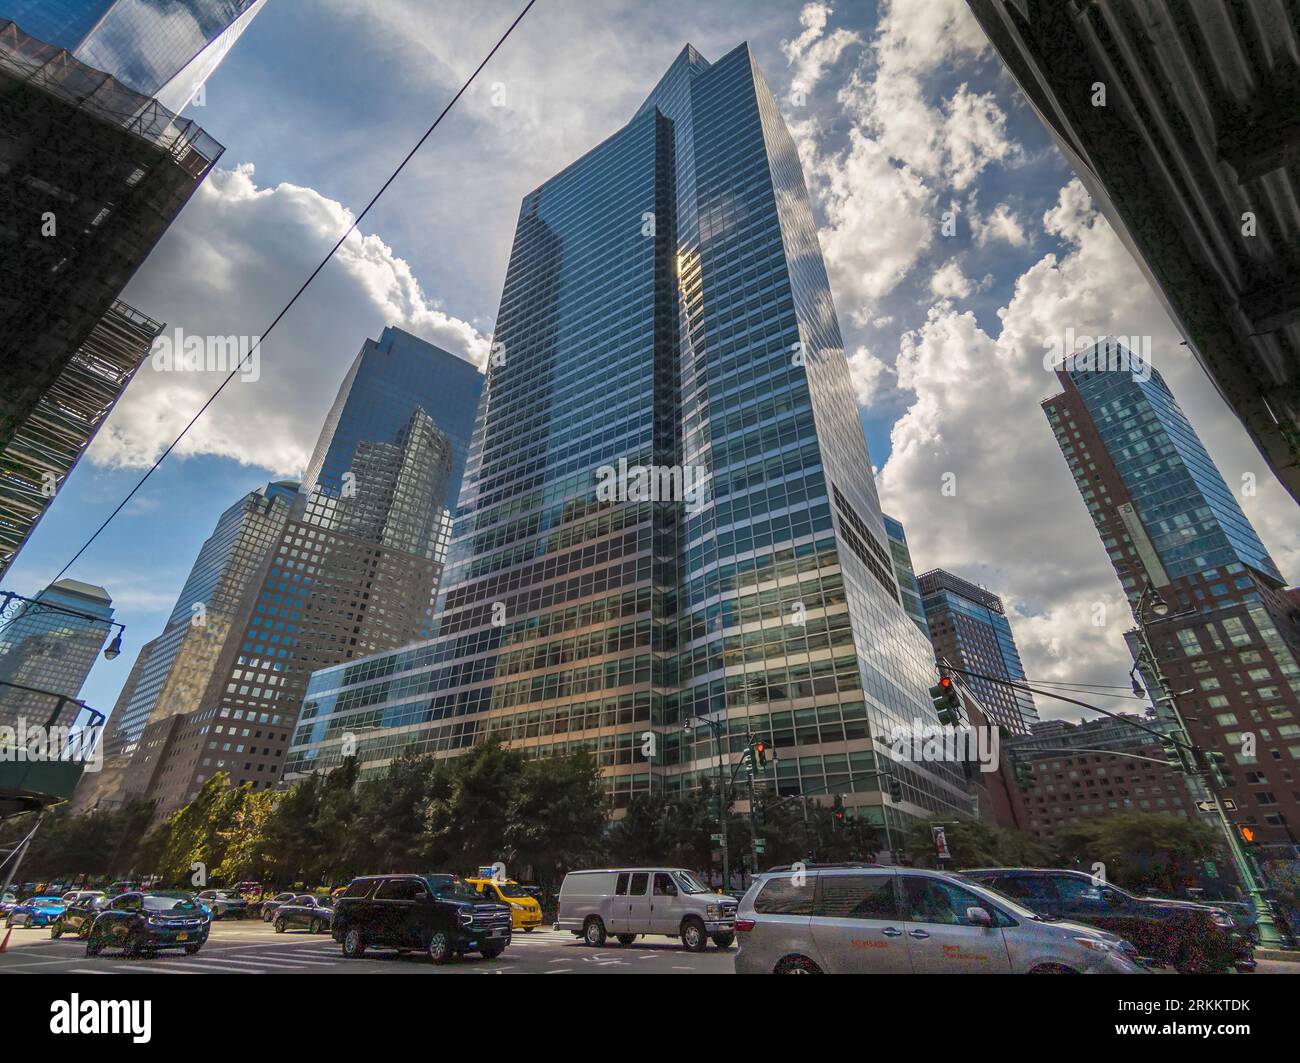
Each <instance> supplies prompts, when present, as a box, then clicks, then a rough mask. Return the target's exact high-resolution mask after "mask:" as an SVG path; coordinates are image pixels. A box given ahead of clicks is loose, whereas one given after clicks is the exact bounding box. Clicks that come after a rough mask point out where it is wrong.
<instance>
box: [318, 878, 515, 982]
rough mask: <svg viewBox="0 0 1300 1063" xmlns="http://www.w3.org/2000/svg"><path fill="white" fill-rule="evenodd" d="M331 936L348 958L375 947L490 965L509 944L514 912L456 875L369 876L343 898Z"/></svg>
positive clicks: (355, 883)
mask: <svg viewBox="0 0 1300 1063" xmlns="http://www.w3.org/2000/svg"><path fill="white" fill-rule="evenodd" d="M330 934H331V936H332V937H333V938H334V940H335V941H337V942H339V944H341V945H342V946H343V955H344V956H346V957H348V958H349V959H356V958H358V957H360V956H363V955H364V954H365V951H366V949H367V948H371V947H374V948H381V949H396V950H397V951H398V953H405V952H414V951H415V950H417V949H418V950H420V951H421V952H425V953H427V954H428V956H429V959H431V960H433V962H434V963H446V962H447V961H448V960H450V959H452V957H454V956H463V955H464V954H465V953H467V952H480V953H482V954H483V956H484V957H485V958H486V959H489V960H490V959H494V958H496V957H497V956H500V955H501V953H502V952H503V951H504V950H505V947H506V946H507V945H509V944H510V909H509V908H508V907H506V906H505V905H504V904H489V903H486V902H484V900H483V898H482V896H481V895H480V894H479V893H478V892H477V891H476V890H475V889H474V887H473V886H471V885H470V884H469V883H468V882H466V881H465V880H464V879H463V878H460V877H459V876H457V875H369V876H367V877H365V878H358V879H354V880H353V881H352V883H351V884H350V885H349V886H348V888H347V890H346V891H345V892H344V894H343V896H342V897H340V898H339V899H338V902H337V903H336V904H335V906H334V921H333V924H332V925H331V927H330Z"/></svg>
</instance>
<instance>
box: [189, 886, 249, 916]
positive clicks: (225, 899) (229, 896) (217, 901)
mask: <svg viewBox="0 0 1300 1063" xmlns="http://www.w3.org/2000/svg"><path fill="white" fill-rule="evenodd" d="M198 899H199V900H201V901H202V902H203V903H204V904H206V905H207V906H208V907H209V908H210V909H211V910H212V918H213V919H225V918H226V916H230V918H232V919H243V918H244V917H245V916H246V915H247V914H248V901H247V900H246V899H245V898H244V897H241V896H240V895H239V894H238V893H236V892H235V891H234V890H204V891H203V892H202V893H200V894H199V897H198Z"/></svg>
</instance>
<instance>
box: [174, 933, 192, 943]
mask: <svg viewBox="0 0 1300 1063" xmlns="http://www.w3.org/2000/svg"><path fill="white" fill-rule="evenodd" d="M189 939H190V936H189V934H177V935H176V940H177V941H189Z"/></svg>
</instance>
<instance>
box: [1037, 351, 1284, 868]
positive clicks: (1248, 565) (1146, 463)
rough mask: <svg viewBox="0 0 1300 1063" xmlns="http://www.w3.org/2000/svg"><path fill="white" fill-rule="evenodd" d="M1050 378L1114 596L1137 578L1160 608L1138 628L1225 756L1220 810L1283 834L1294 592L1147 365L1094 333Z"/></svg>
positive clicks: (1196, 728) (1049, 409)
mask: <svg viewBox="0 0 1300 1063" xmlns="http://www.w3.org/2000/svg"><path fill="white" fill-rule="evenodd" d="M1057 376H1058V378H1059V379H1060V381H1061V384H1062V386H1063V387H1064V389H1065V390H1064V391H1063V392H1062V393H1061V394H1060V395H1057V396H1055V397H1053V398H1050V399H1048V400H1046V401H1045V402H1044V403H1043V409H1044V411H1045V412H1046V414H1047V418H1048V420H1049V421H1050V422H1051V426H1052V431H1053V433H1055V435H1056V439H1057V443H1058V444H1059V445H1060V448H1061V453H1062V454H1063V455H1064V456H1065V460H1066V462H1067V464H1068V465H1069V467H1070V472H1071V474H1072V475H1073V476H1074V480H1075V483H1076V485H1077V486H1078V488H1079V492H1080V495H1081V496H1082V498H1083V501H1084V503H1085V504H1086V505H1087V507H1088V512H1089V515H1090V516H1091V518H1092V521H1093V523H1094V525H1095V526H1096V529H1097V533H1098V535H1100V536H1101V540H1102V545H1103V546H1104V547H1105V549H1106V553H1107V555H1108V556H1109V557H1110V560H1111V564H1112V565H1113V566H1114V569H1115V574H1116V576H1117V577H1118V578H1119V581H1120V584H1121V586H1122V587H1123V588H1124V593H1125V594H1126V595H1127V596H1128V599H1129V601H1130V603H1131V604H1133V605H1135V606H1136V603H1137V602H1138V600H1139V599H1140V598H1141V596H1142V594H1143V591H1144V590H1145V589H1146V588H1147V587H1148V585H1149V586H1150V587H1151V589H1152V591H1153V592H1154V593H1156V594H1158V595H1159V596H1160V598H1161V599H1162V601H1163V602H1164V603H1165V604H1166V605H1167V606H1168V607H1169V611H1168V615H1167V616H1166V617H1164V618H1159V617H1148V618H1146V620H1147V623H1146V628H1147V631H1148V633H1149V636H1150V639H1151V642H1152V644H1153V647H1154V650H1155V653H1156V657H1157V659H1158V661H1159V664H1160V668H1161V670H1162V671H1163V672H1164V674H1165V675H1166V676H1167V677H1168V680H1169V685H1170V687H1171V690H1172V692H1173V693H1174V694H1175V695H1176V697H1177V703H1178V707H1179V709H1180V711H1181V713H1182V715H1183V716H1184V717H1185V718H1186V720H1187V723H1188V727H1189V729H1190V737H1191V740H1192V741H1193V742H1194V743H1196V744H1198V745H1200V746H1202V747H1204V748H1205V749H1209V750H1218V751H1220V752H1223V753H1225V754H1226V755H1227V757H1228V767H1229V769H1230V782H1231V785H1230V786H1229V787H1228V788H1227V790H1226V791H1225V796H1227V797H1228V798H1230V799H1232V800H1233V801H1235V802H1236V804H1237V808H1238V811H1237V812H1236V813H1234V817H1233V818H1235V819H1236V820H1237V821H1238V822H1239V823H1243V824H1248V825H1250V826H1254V827H1256V828H1257V829H1258V830H1259V831H1260V834H1261V837H1262V838H1263V839H1264V840H1265V841H1268V842H1274V843H1292V844H1293V843H1294V842H1295V841H1296V840H1297V835H1296V832H1297V829H1298V828H1300V611H1298V610H1297V609H1296V597H1295V593H1294V591H1292V592H1288V591H1287V590H1286V587H1285V583H1284V581H1283V578H1282V575H1281V573H1280V572H1279V571H1278V568H1277V566H1276V565H1275V564H1274V563H1273V559H1272V558H1271V557H1270V556H1269V554H1268V551H1267V550H1266V549H1265V547H1264V544H1263V543H1262V542H1261V541H1260V539H1259V536H1258V535H1257V534H1256V533H1255V529H1254V528H1253V527H1252V526H1251V523H1250V521H1249V520H1247V519H1246V515H1245V514H1244V513H1243V512H1242V510H1241V506H1240V505H1239V504H1238V503H1237V500H1236V498H1235V497H1234V496H1233V494H1232V492H1231V491H1230V490H1229V488H1228V485H1227V484H1226V483H1225V482H1224V478H1223V476H1222V475H1221V474H1220V472H1219V470H1218V468H1216V466H1215V464H1214V462H1213V461H1212V460H1211V458H1210V456H1209V454H1208V453H1207V452H1206V450H1205V447H1204V446H1203V445H1202V443H1201V441H1200V439H1199V438H1198V437H1197V435H1196V432H1195V431H1194V430H1193V428H1192V426H1191V425H1190V424H1189V423H1188V421H1187V418H1186V417H1185V416H1184V415H1183V412H1182V410H1181V409H1180V408H1179V406H1178V403H1177V402H1176V401H1175V399H1174V396H1173V395H1172V394H1171V392H1170V391H1169V388H1168V387H1167V386H1166V384H1165V382H1164V380H1163V378H1162V377H1161V376H1160V374H1159V372H1157V371H1156V370H1154V369H1152V368H1150V367H1149V366H1143V365H1141V363H1139V362H1137V361H1136V360H1135V359H1134V358H1133V356H1132V355H1131V353H1130V352H1128V351H1127V350H1126V349H1124V348H1123V347H1122V345H1119V344H1117V343H1116V342H1115V341H1114V340H1107V341H1103V342H1102V343H1101V344H1099V345H1097V347H1096V348H1094V349H1093V350H1092V351H1091V352H1081V354H1080V355H1079V356H1078V357H1076V358H1075V359H1074V360H1073V367H1070V368H1061V369H1058V371H1057ZM1129 639H1130V645H1133V644H1134V639H1133V635H1132V633H1130V637H1129ZM1148 682H1150V677H1149V676H1148ZM1159 693H1160V692H1159V691H1158V690H1153V691H1152V695H1153V697H1155V696H1158V695H1159Z"/></svg>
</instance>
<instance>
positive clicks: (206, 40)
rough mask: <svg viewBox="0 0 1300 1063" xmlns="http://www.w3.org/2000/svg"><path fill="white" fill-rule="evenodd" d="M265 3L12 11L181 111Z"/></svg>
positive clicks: (93, 0) (91, 2)
mask: <svg viewBox="0 0 1300 1063" xmlns="http://www.w3.org/2000/svg"><path fill="white" fill-rule="evenodd" d="M265 4H266V0H9V2H8V3H7V4H6V5H5V10H6V14H7V16H8V17H10V18H12V19H13V20H14V21H15V22H16V23H17V24H18V25H19V26H20V27H22V29H23V30H25V31H26V32H27V33H29V34H31V36H33V37H35V38H37V39H38V40H41V41H44V42H45V43H46V44H51V45H54V46H55V47H58V48H62V49H64V50H66V51H68V52H69V53H71V55H72V56H73V58H75V59H77V60H78V61H80V62H82V63H85V64H86V65H87V66H89V67H93V68H94V69H96V70H102V71H104V72H105V73H108V74H112V75H113V77H114V78H116V79H117V81H119V82H121V83H122V84H123V85H125V86H126V87H127V88H129V89H132V90H133V91H135V92H138V93H140V94H141V95H143V96H149V97H151V98H153V99H156V100H157V101H158V102H159V103H161V104H162V105H163V106H164V107H166V108H167V109H168V110H170V111H173V112H176V113H179V112H180V111H182V110H184V109H185V106H186V105H187V104H188V103H189V102H190V101H191V100H192V99H193V98H194V96H195V94H196V93H197V92H198V91H199V89H201V88H202V87H203V84H204V82H206V81H207V79H208V78H209V77H211V76H212V74H213V73H214V72H215V71H216V69H217V67H218V66H219V65H220V64H221V61H222V60H223V59H225V57H226V55H227V53H228V52H229V51H230V49H231V48H232V47H234V44H235V42H236V41H237V40H238V39H239V37H240V35H241V34H242V33H243V32H244V30H246V29H247V28H248V25H249V23H250V22H252V21H253V19H254V18H256V17H257V14H258V12H260V11H261V10H262V8H263V7H264V6H265Z"/></svg>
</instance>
